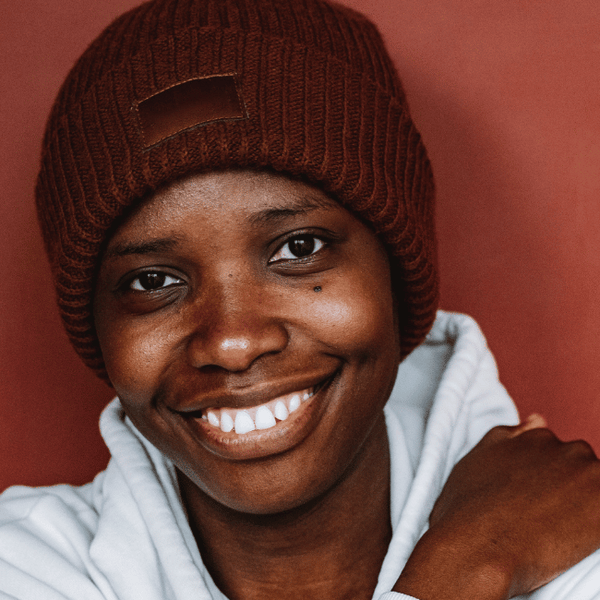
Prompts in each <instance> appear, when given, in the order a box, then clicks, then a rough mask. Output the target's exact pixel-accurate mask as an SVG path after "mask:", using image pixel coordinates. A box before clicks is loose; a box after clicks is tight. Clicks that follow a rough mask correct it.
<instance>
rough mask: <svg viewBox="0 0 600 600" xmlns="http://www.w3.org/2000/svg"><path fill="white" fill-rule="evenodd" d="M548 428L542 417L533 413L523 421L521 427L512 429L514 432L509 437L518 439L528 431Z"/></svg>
mask: <svg viewBox="0 0 600 600" xmlns="http://www.w3.org/2000/svg"><path fill="white" fill-rule="evenodd" d="M545 427H548V422H547V421H546V419H544V417H542V415H539V414H538V413H532V414H531V415H529V416H528V417H527V418H526V419H525V420H524V421H522V422H521V423H520V424H519V425H517V426H516V427H513V428H512V432H511V434H510V436H509V437H517V436H518V435H521V434H522V433H525V432H526V431H530V430H531V429H543V428H545Z"/></svg>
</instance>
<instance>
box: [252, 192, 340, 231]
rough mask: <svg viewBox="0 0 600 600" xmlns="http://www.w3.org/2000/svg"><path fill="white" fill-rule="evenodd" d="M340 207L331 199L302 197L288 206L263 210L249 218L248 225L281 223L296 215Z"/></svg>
mask: <svg viewBox="0 0 600 600" xmlns="http://www.w3.org/2000/svg"><path fill="white" fill-rule="evenodd" d="M339 206H340V205H339V204H338V203H337V202H336V201H335V200H333V199H331V198H327V197H325V198H320V197H316V196H302V197H301V198H298V199H297V201H296V202H295V203H294V204H293V205H292V206H290V205H289V204H287V205H286V206H281V207H278V206H274V207H272V208H265V209H264V210H261V211H259V212H258V213H256V214H254V215H252V216H251V217H250V223H251V224H252V225H255V226H257V225H267V224H269V223H273V222H278V221H283V220H285V219H288V218H289V217H294V216H296V215H303V214H306V213H309V212H312V211H314V210H322V209H328V208H334V207H335V208H338V207H339Z"/></svg>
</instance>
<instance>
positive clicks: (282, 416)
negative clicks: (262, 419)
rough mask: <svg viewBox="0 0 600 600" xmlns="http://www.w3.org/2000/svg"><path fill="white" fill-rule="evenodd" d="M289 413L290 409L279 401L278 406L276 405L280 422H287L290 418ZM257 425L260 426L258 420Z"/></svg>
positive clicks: (276, 412) (276, 413) (276, 414)
mask: <svg viewBox="0 0 600 600" xmlns="http://www.w3.org/2000/svg"><path fill="white" fill-rule="evenodd" d="M289 414H290V413H289V412H288V409H287V408H286V406H285V404H284V403H283V402H282V401H281V400H279V401H278V402H277V404H276V405H275V416H276V417H277V418H278V419H279V420H280V421H285V420H286V419H287V418H288V416H289ZM257 424H258V420H257Z"/></svg>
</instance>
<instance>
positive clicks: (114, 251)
mask: <svg viewBox="0 0 600 600" xmlns="http://www.w3.org/2000/svg"><path fill="white" fill-rule="evenodd" d="M178 243H179V240H178V239H177V238H172V237H169V238H158V239H156V240H150V241H148V242H122V243H118V244H115V245H114V246H113V247H112V248H109V249H108V250H107V251H106V254H105V255H104V260H110V259H111V258H116V257H121V256H131V255H135V254H138V255H139V254H156V253H158V252H164V251H165V250H172V249H173V248H174V247H175V246H177V244H178Z"/></svg>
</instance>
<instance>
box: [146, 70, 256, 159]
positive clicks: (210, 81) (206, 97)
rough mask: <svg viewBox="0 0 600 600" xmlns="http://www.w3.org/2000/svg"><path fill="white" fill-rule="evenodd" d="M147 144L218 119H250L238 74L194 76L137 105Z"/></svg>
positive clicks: (149, 145) (147, 145)
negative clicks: (237, 79) (239, 85)
mask: <svg viewBox="0 0 600 600" xmlns="http://www.w3.org/2000/svg"><path fill="white" fill-rule="evenodd" d="M137 112H138V115H139V119H140V127H141V132H142V136H143V138H144V147H145V148H146V149H147V148H150V147H151V146H154V145H155V144H157V143H158V142H160V141H162V140H164V139H166V138H168V137H171V136H174V135H176V134H178V133H181V132H182V131H185V130H187V129H190V128H192V127H197V126H198V125H206V124H207V123H212V122H214V121H223V120H238V119H247V118H248V115H247V113H246V108H245V106H244V103H243V101H242V99H241V97H240V94H239V92H238V87H237V85H236V80H235V75H234V74H223V75H212V76H209V77H202V78H198V79H190V80H188V81H184V82H182V83H178V84H176V85H174V86H172V87H169V88H167V89H165V90H162V91H160V92H158V93H156V94H154V95H153V96H150V98H146V99H145V100H142V101H141V102H139V103H138V104H137Z"/></svg>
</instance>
